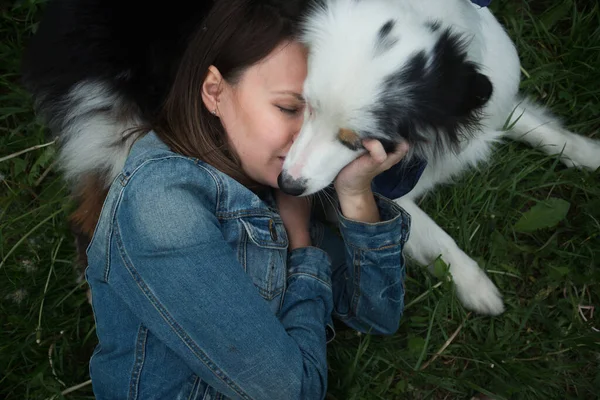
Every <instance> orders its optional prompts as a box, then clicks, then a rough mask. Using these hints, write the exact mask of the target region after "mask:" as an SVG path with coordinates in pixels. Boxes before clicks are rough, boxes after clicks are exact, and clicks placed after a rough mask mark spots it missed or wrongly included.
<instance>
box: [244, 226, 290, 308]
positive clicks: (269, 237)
mask: <svg viewBox="0 0 600 400" xmlns="http://www.w3.org/2000/svg"><path fill="white" fill-rule="evenodd" d="M239 221H240V223H241V224H242V226H243V234H242V243H241V245H242V252H243V254H242V257H243V258H244V263H243V264H244V266H245V268H246V273H247V274H248V275H249V276H250V277H251V278H252V281H253V282H254V285H255V286H256V287H257V288H258V291H259V293H260V294H261V296H262V297H264V298H265V299H267V300H272V299H273V298H275V297H276V296H277V295H279V294H280V293H281V292H282V291H283V288H284V285H285V268H286V261H287V248H288V237H287V234H286V232H285V228H284V226H283V222H282V221H281V219H279V218H274V217H268V216H252V217H243V218H240V219H239Z"/></svg>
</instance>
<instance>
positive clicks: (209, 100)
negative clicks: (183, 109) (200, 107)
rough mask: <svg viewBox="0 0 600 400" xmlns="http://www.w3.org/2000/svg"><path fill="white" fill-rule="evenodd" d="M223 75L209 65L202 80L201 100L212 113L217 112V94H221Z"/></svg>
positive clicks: (215, 113)
mask: <svg viewBox="0 0 600 400" xmlns="http://www.w3.org/2000/svg"><path fill="white" fill-rule="evenodd" d="M222 82H223V77H222V76H221V73H220V72H219V70H218V69H217V68H216V67H215V66H213V65H211V66H210V67H208V73H207V74H206V78H205V79H204V82H202V101H203V102H204V105H205V106H206V108H207V109H208V111H210V112H211V113H212V114H214V115H217V114H218V103H219V96H220V95H221V90H222V86H221V85H222Z"/></svg>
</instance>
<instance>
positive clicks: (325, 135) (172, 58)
mask: <svg viewBox="0 0 600 400" xmlns="http://www.w3.org/2000/svg"><path fill="white" fill-rule="evenodd" d="M265 1H266V0H265ZM212 3H213V2H212V1H199V2H191V3H190V2H188V3H185V2H181V3H180V4H179V3H178V4H176V5H173V6H170V7H164V5H162V4H161V5H160V6H159V5H158V3H155V4H154V5H153V4H152V3H148V2H143V3H142V2H137V1H133V0H129V1H120V2H117V1H116V0H52V1H50V2H49V3H48V4H47V5H46V10H45V15H44V18H43V19H42V21H41V23H40V25H39V27H38V30H37V33H36V34H35V35H34V36H33V38H32V39H31V41H30V43H29V44H28V47H27V49H26V52H25V56H24V59H23V69H22V71H23V84H24V86H25V87H26V88H27V89H28V90H29V91H30V93H32V96H33V100H34V105H35V109H36V112H37V114H38V115H39V116H40V117H41V118H42V121H43V122H44V123H45V124H46V125H47V126H48V127H49V128H50V132H52V133H53V134H54V135H55V136H56V138H57V139H58V144H59V148H60V150H59V159H58V161H59V165H60V167H61V170H62V172H63V174H64V177H65V179H66V180H67V181H68V182H70V184H71V191H72V193H73V196H74V197H75V199H76V200H77V202H78V208H77V210H76V211H75V212H74V213H73V215H72V216H71V223H72V226H73V229H74V230H75V231H76V233H77V234H78V241H77V244H78V248H79V250H80V251H79V253H80V257H81V260H80V263H81V264H82V265H83V266H85V265H86V264H87V263H86V261H85V248H86V247H87V246H86V245H87V242H88V241H89V239H90V238H91V237H92V235H93V232H94V228H95V224H96V222H97V219H98V216H99V213H100V211H101V207H102V203H103V201H104V197H105V195H106V191H107V188H108V186H109V185H110V183H111V182H112V180H113V179H114V178H115V177H116V176H117V174H118V173H119V171H120V170H121V168H122V166H123V164H124V162H125V159H126V157H127V154H128V151H129V148H130V146H131V145H132V143H133V141H134V140H135V139H136V137H135V136H134V135H131V134H129V132H130V129H131V128H135V127H136V126H137V125H138V124H139V123H141V122H147V121H152V119H153V118H154V116H155V115H156V112H157V110H158V109H159V107H160V106H161V103H162V100H163V99H164V98H165V96H166V93H167V91H168V89H169V86H170V84H171V82H172V79H173V76H174V73H175V70H176V68H177V63H178V61H179V58H180V57H181V55H182V53H183V50H184V48H185V45H186V40H187V38H188V36H189V35H190V34H191V32H192V31H193V29H194V27H195V26H196V25H197V24H198V22H199V21H201V20H202V18H203V16H204V15H206V13H207V11H208V9H209V8H210V7H211V5H212ZM140 10H143V11H144V13H145V14H146V16H145V17H144V18H143V19H142V18H140ZM301 40H302V41H303V42H304V43H305V44H306V45H307V47H308V49H309V65H308V77H307V80H306V82H305V86H304V96H305V98H306V101H307V105H308V106H307V107H306V111H305V122H304V125H303V127H302V130H301V132H300V134H299V135H298V137H297V139H296V141H295V142H294V144H293V146H292V148H291V150H290V152H289V154H288V155H287V157H286V160H285V162H284V165H283V170H282V174H281V176H280V186H281V188H282V190H284V191H288V192H290V193H294V194H296V195H299V196H304V195H310V194H313V193H317V192H319V191H320V190H322V189H324V188H326V187H328V186H329V185H330V184H331V181H332V180H333V178H334V177H335V176H336V174H337V173H338V172H339V170H340V169H341V168H343V167H344V166H345V165H346V164H348V163H349V162H351V161H352V160H353V159H355V158H357V157H359V156H360V155H361V154H362V153H363V152H364V149H363V148H362V145H361V140H362V139H363V138H377V139H379V140H380V141H381V142H382V143H383V144H384V147H385V148H386V149H387V150H391V149H392V148H393V147H394V146H395V144H397V143H398V142H400V141H407V142H408V143H409V145H410V153H409V155H408V156H407V157H406V160H404V161H403V162H402V164H401V165H400V166H399V168H398V169H394V171H392V175H393V176H396V178H395V179H396V180H402V182H404V181H406V179H400V178H403V174H405V173H407V171H413V172H414V171H416V172H414V173H413V172H411V173H410V174H411V176H412V177H413V183H414V187H412V186H413V185H412V184H411V185H410V186H411V187H410V188H409V189H408V191H407V192H406V193H403V192H400V194H398V193H399V192H398V191H397V190H390V191H389V193H390V195H392V197H393V198H394V200H395V201H396V202H397V203H398V204H399V205H400V206H402V207H403V208H404V209H405V210H406V211H407V212H408V213H409V214H410V215H411V217H412V227H411V233H410V237H409V240H408V242H407V248H406V251H407V255H408V256H409V257H411V258H412V259H414V260H416V261H417V262H418V263H419V264H422V265H429V264H431V262H432V261H433V260H435V259H436V258H437V257H438V256H439V255H440V254H441V256H442V259H443V260H444V261H445V262H446V263H447V264H449V265H450V274H451V275H452V278H453V281H454V283H455V285H456V287H457V293H458V296H459V298H460V300H461V301H462V303H463V304H464V306H465V307H466V308H469V309H471V310H474V311H477V312H479V313H482V314H489V315H497V314H500V313H501V312H502V311H503V309H504V305H503V301H502V296H501V294H500V293H499V291H498V289H497V288H496V286H495V285H494V284H493V283H492V282H491V280H490V279H489V278H488V277H487V275H486V274H485V273H484V272H483V271H482V270H481V269H480V268H479V266H478V265H477V263H476V262H475V261H473V260H472V259H471V258H470V257H469V256H468V255H467V254H465V253H464V252H463V251H462V250H461V249H460V248H459V247H458V246H457V244H456V243H455V241H454V240H453V239H452V238H451V237H450V236H449V235H448V234H447V233H446V232H444V230H443V229H442V228H440V227H439V226H438V225H437V224H436V223H435V222H434V221H433V220H432V219H431V218H430V217H429V216H428V215H427V214H426V213H424V212H423V211H422V210H421V209H420V208H419V207H418V206H417V205H416V201H417V200H418V199H419V198H420V197H421V196H423V195H424V194H425V193H427V192H429V191H431V190H433V189H434V188H435V187H436V186H437V185H439V184H442V183H448V182H450V181H451V179H452V178H454V177H457V176H459V175H460V174H464V173H466V172H467V171H468V169H469V168H470V167H472V166H475V165H477V164H478V163H480V162H483V161H485V160H487V159H488V158H489V157H490V155H491V154H492V151H493V148H494V145H495V144H496V143H498V142H499V141H500V140H502V139H503V138H504V137H508V138H512V139H516V140H521V141H525V142H527V143H530V144H531V145H542V150H543V151H546V152H548V153H550V154H559V155H560V157H561V160H563V162H564V163H565V164H567V165H568V166H576V167H585V168H590V169H595V168H598V166H600V144H599V142H597V141H593V140H591V139H588V138H585V137H582V136H578V135H575V134H573V133H571V132H568V131H566V130H565V129H564V128H563V127H562V126H561V123H560V121H559V120H558V119H557V118H555V117H554V116H552V115H551V114H550V113H549V112H548V111H547V110H546V109H544V108H543V107H542V106H540V105H537V104H534V103H533V102H531V101H529V100H527V99H524V98H521V97H520V96H519V94H518V84H519V77H520V72H519V61H518V55H517V52H516V51H515V48H514V45H513V43H512V41H511V40H510V39H509V37H508V36H507V35H506V33H505V31H504V30H503V28H502V27H501V25H500V24H499V23H498V21H497V20H496V19H495V18H494V17H493V16H492V14H491V13H490V12H489V10H487V9H486V8H481V7H479V6H477V5H475V4H473V3H472V2H471V1H470V0H427V1H423V0H368V1H367V0H363V1H356V0H314V4H313V6H312V7H310V8H309V11H308V13H307V14H306V16H305V18H304V19H303V29H302V37H301ZM510 115H513V116H514V117H515V120H516V121H515V123H514V124H512V125H511V129H510V130H507V131H504V130H503V129H502V127H503V126H505V124H506V120H507V119H508V117H509V116H510ZM415 174H416V175H415ZM393 176H392V178H393ZM415 176H416V178H419V179H414V178H415ZM399 177H400V178H399ZM378 178H380V177H378ZM384 178H385V179H379V183H382V181H383V183H388V184H389V183H390V181H391V183H392V184H393V185H392V186H393V187H394V189H396V188H395V185H394V179H392V178H390V175H385V176H384ZM400 186H401V185H400Z"/></svg>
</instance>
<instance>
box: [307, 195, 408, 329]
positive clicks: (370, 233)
mask: <svg viewBox="0 0 600 400" xmlns="http://www.w3.org/2000/svg"><path fill="white" fill-rule="evenodd" d="M375 201H376V204H377V207H378V209H379V214H380V217H381V221H379V222H376V223H363V222H358V221H353V220H350V219H348V218H346V217H344V216H343V215H342V214H341V212H340V211H339V209H338V211H337V217H338V221H339V225H338V228H339V233H340V235H338V234H336V233H335V232H334V230H333V229H331V228H329V227H327V226H324V225H319V227H318V228H317V229H315V230H314V231H315V238H314V240H316V242H315V245H317V246H318V247H320V248H322V249H323V250H325V251H326V252H327V253H328V254H329V255H330V257H331V259H332V282H333V283H332V285H333V298H334V314H333V315H334V316H335V317H336V318H337V319H339V320H341V321H343V322H344V323H345V324H346V325H348V326H349V327H351V328H353V329H355V330H357V331H359V332H363V333H370V334H380V335H391V334H393V333H394V332H396V331H397V329H398V326H399V324H400V318H401V317H402V314H403V311H404V280H405V276H406V271H405V260H404V255H403V249H404V245H405V243H406V241H407V240H408V236H409V232H410V215H409V214H408V213H406V212H405V211H404V210H403V209H402V208H401V207H400V206H399V205H397V204H396V203H394V202H393V201H391V200H389V199H387V198H385V197H383V196H380V195H378V194H377V193H375Z"/></svg>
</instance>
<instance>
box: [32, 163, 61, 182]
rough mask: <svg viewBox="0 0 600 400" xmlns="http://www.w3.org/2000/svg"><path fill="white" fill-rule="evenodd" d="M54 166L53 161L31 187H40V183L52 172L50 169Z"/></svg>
mask: <svg viewBox="0 0 600 400" xmlns="http://www.w3.org/2000/svg"><path fill="white" fill-rule="evenodd" d="M55 165H56V161H54V162H53V163H52V164H50V166H49V167H48V168H46V170H45V171H44V173H43V174H42V175H40V177H39V178H38V180H37V181H35V183H34V184H33V187H38V186H40V183H42V181H43V180H44V179H45V178H46V176H48V174H49V173H50V171H52V168H54V166H55Z"/></svg>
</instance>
